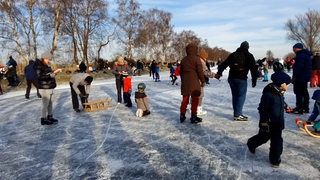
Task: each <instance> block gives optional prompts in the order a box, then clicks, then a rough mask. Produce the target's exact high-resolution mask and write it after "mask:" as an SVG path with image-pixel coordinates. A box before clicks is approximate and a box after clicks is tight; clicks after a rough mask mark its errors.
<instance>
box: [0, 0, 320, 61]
mask: <svg viewBox="0 0 320 180" xmlns="http://www.w3.org/2000/svg"><path fill="white" fill-rule="evenodd" d="M110 3H114V4H115V5H116V8H115V10H112V9H111V6H110ZM171 19H172V14H171V13H170V12H166V11H164V10H159V9H157V8H152V9H147V10H142V9H141V8H140V4H139V3H138V2H137V1H136V0H112V2H111V1H108V0H4V1H1V2H0V45H1V48H2V49H5V50H6V51H7V52H9V53H11V54H17V55H18V56H19V57H20V60H21V61H22V62H25V63H27V62H28V60H30V59H34V58H36V57H39V52H38V51H39V50H40V51H44V50H50V52H51V53H52V54H53V55H54V57H55V60H56V61H59V62H60V63H64V64H79V63H80V62H81V61H84V62H85V63H86V64H89V63H92V62H93V61H98V60H99V59H101V54H102V51H105V47H106V46H111V45H112V44H119V45H120V46H121V48H120V49H121V50H120V51H121V52H118V54H122V55H124V56H126V57H127V58H128V59H132V58H133V57H135V58H136V59H141V60H143V61H148V60H153V59H155V60H158V61H175V60H179V59H182V58H183V57H184V56H185V55H186V54H185V47H186V45H187V44H188V43H190V42H193V43H197V44H198V45H199V47H201V48H203V49H205V50H206V51H207V52H208V54H209V59H210V60H213V61H215V62H216V61H218V60H219V59H220V58H221V59H225V58H226V57H227V56H228V55H229V52H228V51H226V50H224V49H223V48H219V47H213V48H212V47H210V46H209V45H208V42H207V40H206V39H201V38H200V37H198V35H197V34H196V33H195V32H193V31H191V30H184V31H181V32H174V30H173V29H174V27H173V25H172V24H171ZM319 22H320V15H319V11H316V10H309V11H308V12H307V13H306V14H304V15H298V16H296V19H290V20H288V22H287V23H286V24H285V27H286V30H287V32H288V34H287V38H288V39H289V40H293V41H300V42H302V43H304V45H305V46H306V47H308V48H310V49H311V50H314V49H316V48H319V27H320V25H319ZM106 54H111V52H106Z"/></svg>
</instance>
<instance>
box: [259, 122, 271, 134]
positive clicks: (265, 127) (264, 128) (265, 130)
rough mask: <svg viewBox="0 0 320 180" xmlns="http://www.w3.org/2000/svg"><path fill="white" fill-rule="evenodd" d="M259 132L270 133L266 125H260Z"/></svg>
mask: <svg viewBox="0 0 320 180" xmlns="http://www.w3.org/2000/svg"><path fill="white" fill-rule="evenodd" d="M260 130H261V131H262V132H270V129H269V124H268V123H260Z"/></svg>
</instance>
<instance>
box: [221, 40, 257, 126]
mask: <svg viewBox="0 0 320 180" xmlns="http://www.w3.org/2000/svg"><path fill="white" fill-rule="evenodd" d="M248 50H249V43H248V42H247V41H244V42H242V43H241V45H240V47H239V48H238V49H237V50H236V51H235V52H233V53H231V54H230V55H229V56H228V58H227V59H226V60H225V61H223V62H222V63H221V64H220V65H219V67H218V72H217V74H216V75H215V78H217V79H219V78H220V77H221V76H222V72H223V71H224V70H225V69H226V68H227V67H230V71H229V77H228V82H229V85H230V88H231V93H232V106H233V115H234V120H235V121H247V120H248V117H246V116H244V115H243V114H242V109H243V105H244V102H245V100H246V95H247V79H248V76H247V75H248V73H249V70H250V72H251V77H252V87H255V86H256V83H257V74H258V71H257V68H256V62H255V59H254V57H253V55H252V54H251V53H250V52H249V51H248Z"/></svg>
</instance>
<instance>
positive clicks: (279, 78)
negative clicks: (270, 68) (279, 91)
mask: <svg viewBox="0 0 320 180" xmlns="http://www.w3.org/2000/svg"><path fill="white" fill-rule="evenodd" d="M271 80H272V82H273V84H275V85H276V86H278V87H280V86H281V85H282V84H283V83H286V84H290V83H291V78H290V76H289V75H288V74H287V73H285V72H283V71H276V72H275V73H273V74H272V75H271Z"/></svg>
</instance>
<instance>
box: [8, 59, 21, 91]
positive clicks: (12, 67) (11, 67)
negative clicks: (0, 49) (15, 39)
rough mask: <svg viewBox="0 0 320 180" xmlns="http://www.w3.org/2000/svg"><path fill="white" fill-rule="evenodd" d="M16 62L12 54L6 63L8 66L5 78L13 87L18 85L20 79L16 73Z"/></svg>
mask: <svg viewBox="0 0 320 180" xmlns="http://www.w3.org/2000/svg"><path fill="white" fill-rule="evenodd" d="M17 65H18V64H17V62H16V60H14V59H13V57H12V56H10V57H9V61H8V62H7V63H6V66H7V67H8V71H7V73H6V77H7V80H8V82H9V86H12V87H15V86H18V85H19V83H20V81H19V79H18V75H17Z"/></svg>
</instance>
